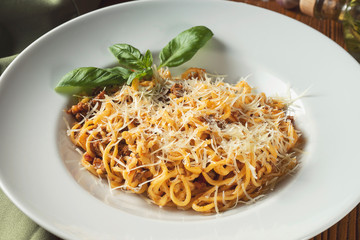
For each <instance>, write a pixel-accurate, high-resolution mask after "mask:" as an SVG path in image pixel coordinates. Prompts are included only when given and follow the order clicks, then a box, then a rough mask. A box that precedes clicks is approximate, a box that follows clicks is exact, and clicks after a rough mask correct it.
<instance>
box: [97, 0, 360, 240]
mask: <svg viewBox="0 0 360 240" xmlns="http://www.w3.org/2000/svg"><path fill="white" fill-rule="evenodd" d="M235 1H236V2H245V3H248V4H252V5H256V6H259V7H263V8H267V9H270V10H273V11H275V12H278V13H280V14H284V15H286V16H289V17H291V18H294V19H296V20H298V21H300V22H303V23H305V24H307V25H309V26H311V27H313V28H315V29H316V30H318V31H320V32H321V33H323V34H325V35H326V36H328V37H329V38H331V39H332V40H334V41H335V42H336V43H337V44H339V45H340V46H342V47H343V48H344V49H346V46H345V41H344V37H343V34H342V26H341V24H340V23H338V22H336V21H332V20H318V19H315V18H312V17H309V16H306V15H304V14H302V13H300V11H299V9H298V8H297V9H293V10H286V9H284V8H282V7H281V6H279V5H278V4H277V3H276V2H275V0H235ZM121 2H126V1H124V0H122V1H121V0H102V2H101V5H100V7H105V6H110V5H113V4H117V3H121ZM359 239H360V204H359V205H358V206H357V207H356V208H354V209H353V210H352V211H351V212H350V213H349V214H348V215H346V216H345V217H344V218H343V219H341V220H340V221H339V222H338V223H336V224H335V225H333V226H332V227H330V228H329V229H327V230H326V231H324V232H322V233H321V234H319V235H317V236H315V237H314V238H312V239H310V240H359Z"/></svg>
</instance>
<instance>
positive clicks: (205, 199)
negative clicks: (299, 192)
mask: <svg viewBox="0 0 360 240" xmlns="http://www.w3.org/2000/svg"><path fill="white" fill-rule="evenodd" d="M288 108H289V102H287V101H286V100H284V99H281V98H272V97H267V96H266V95H265V94H264V93H254V91H253V89H252V88H251V87H250V86H249V84H248V83H247V82H246V80H245V79H242V80H240V81H239V82H238V83H236V84H229V83H226V82H224V79H223V78H222V77H218V76H213V75H211V74H208V73H206V71H205V70H204V69H200V68H191V69H189V70H187V71H186V72H184V73H183V74H182V75H181V76H179V77H173V76H172V75H171V73H170V72H169V70H168V69H167V68H161V69H159V70H156V71H154V74H153V76H152V78H151V79H147V80H145V79H143V80H141V81H139V80H138V79H134V80H133V81H132V84H131V85H123V86H119V87H114V88H106V89H102V90H101V91H99V92H98V93H97V94H96V95H94V97H89V96H84V97H81V98H80V100H79V102H78V103H77V104H75V105H73V106H72V107H71V108H70V109H69V110H68V113H69V114H71V115H73V116H74V119H75V123H74V125H73V126H72V127H71V129H69V130H68V135H69V136H70V138H71V140H72V142H73V143H74V144H75V145H76V146H78V147H79V148H81V149H82V150H83V154H82V159H81V163H82V165H83V166H84V167H85V168H86V169H87V170H88V171H89V172H91V173H92V174H93V175H95V176H98V177H101V178H106V179H107V180H108V181H109V183H110V186H111V189H113V190H116V189H122V190H126V191H131V192H133V193H136V194H143V195H145V196H146V197H148V198H149V199H150V200H151V201H152V202H153V203H154V204H157V205H159V206H175V207H177V208H179V209H184V210H185V209H193V210H195V211H198V212H221V211H225V210H227V209H230V208H233V207H235V206H236V205H237V204H238V203H239V202H249V201H253V200H254V199H256V198H258V197H260V196H262V195H263V194H264V192H265V191H266V190H267V189H268V188H269V186H271V184H272V183H274V182H276V181H278V179H279V177H281V176H283V175H285V174H287V173H288V172H290V171H291V170H293V169H294V168H295V167H296V166H297V165H298V159H297V157H296V151H295V148H296V146H297V144H298V142H299V141H298V140H299V137H300V132H299V131H298V130H297V129H296V128H295V125H294V119H293V117H292V116H291V115H290V114H289V111H288Z"/></svg>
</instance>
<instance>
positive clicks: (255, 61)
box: [0, 0, 360, 239]
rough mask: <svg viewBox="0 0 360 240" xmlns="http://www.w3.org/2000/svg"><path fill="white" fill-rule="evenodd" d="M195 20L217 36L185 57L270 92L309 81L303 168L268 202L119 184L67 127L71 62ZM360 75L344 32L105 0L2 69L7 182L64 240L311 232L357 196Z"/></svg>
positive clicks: (223, 10) (154, 44) (100, 57)
mask: <svg viewBox="0 0 360 240" xmlns="http://www.w3.org/2000/svg"><path fill="white" fill-rule="evenodd" d="M194 25H205V26H208V27H209V28H210V29H211V30H212V31H213V32H214V34H215V36H214V38H213V39H212V40H211V41H210V42H209V43H208V44H207V45H206V46H205V48H204V49H202V50H201V51H200V52H199V53H198V54H197V55H196V56H195V58H194V59H192V60H191V61H190V62H189V63H187V64H186V65H185V67H186V66H197V67H204V68H207V69H208V70H209V71H211V72H218V73H226V74H228V75H229V78H228V80H229V81H236V80H237V79H238V77H240V76H247V75H249V74H251V76H250V78H249V82H250V84H251V85H252V86H258V87H259V89H260V90H264V91H265V92H266V93H269V94H274V93H279V94H285V93H286V88H287V86H290V87H291V90H292V92H293V94H294V95H296V94H297V95H299V94H301V93H302V92H303V91H305V90H306V89H308V88H309V92H308V93H309V95H308V96H307V97H304V98H302V99H301V100H299V101H298V102H297V105H298V106H299V108H298V111H297V121H298V123H299V126H300V128H301V129H302V130H303V131H304V134H305V136H306V138H307V145H306V148H305V150H306V154H304V156H303V158H302V165H301V168H300V169H299V171H298V172H297V173H296V174H294V175H293V176H290V177H289V178H288V180H287V181H285V182H284V183H283V184H281V186H279V187H278V188H277V189H276V190H275V191H274V192H271V193H270V194H268V196H267V197H265V198H264V199H262V200H260V201H259V202H257V203H255V204H253V205H246V206H240V207H237V208H236V209H233V210H231V211H228V212H226V213H224V214H220V215H210V216H204V215H199V214H196V213H189V212H181V211H175V210H172V211H171V210H166V209H160V208H158V207H156V206H152V205H148V204H147V203H146V202H145V201H144V200H143V199H141V198H139V197H138V196H134V195H131V194H125V193H122V192H120V193H116V194H114V195H111V194H110V193H109V191H108V189H107V186H106V184H104V183H102V182H99V181H94V177H92V176H91V175H90V174H88V173H87V172H86V171H81V170H80V166H79V164H78V161H79V158H80V156H79V155H76V152H75V151H74V150H73V147H72V146H71V144H69V141H68V139H67V137H66V136H65V135H64V134H65V133H64V130H65V124H64V123H63V119H62V117H63V112H62V111H63V109H65V108H66V106H67V105H68V103H69V97H66V96H62V95H59V94H57V93H55V92H54V90H53V89H54V87H55V85H56V83H57V82H58V81H59V79H60V78H61V77H62V76H63V75H64V74H65V73H67V72H68V71H70V70H72V69H74V68H77V67H81V66H97V67H107V66H111V65H114V64H115V63H116V61H115V59H114V57H113V56H112V55H111V54H110V52H109V51H108V50H107V48H108V47H109V46H110V45H112V44H115V43H129V44H132V45H134V46H136V47H137V48H139V49H140V50H141V51H146V50H147V49H150V50H152V51H153V52H155V53H158V52H159V51H160V49H161V48H162V47H163V46H165V44H166V43H167V42H168V41H169V40H170V39H172V38H173V37H174V36H176V35H177V34H178V33H180V32H181V31H182V30H185V29H187V28H189V27H192V26H194ZM178 70H179V69H178ZM180 70H181V69H180ZM180 70H179V71H180ZM359 80H360V67H359V64H358V63H357V62H356V61H355V60H354V59H353V58H352V57H350V55H348V54H347V53H346V52H345V51H344V50H343V49H342V48H341V47H339V46H338V45H337V44H336V43H334V42H332V41H331V40H329V39H328V38H326V37H325V36H323V35H322V34H320V33H318V32H317V31H315V30H313V29H311V28H309V27H307V26H305V25H303V24H301V23H299V22H297V21H295V20H292V19H290V18H287V17H284V16H282V15H279V14H277V13H274V12H271V11H267V10H264V9H261V8H257V7H253V6H249V5H246V4H241V3H235V2H224V1H206V2H200V1H183V0H182V1H180V0H179V1H167V2H161V1H160V2H155V1H144V2H143V1H141V2H132V3H127V4H120V5H117V6H112V7H109V8H105V9H101V10H98V11H95V12H92V13H90V14H87V15H85V16H83V17H79V18H77V19H75V20H73V21H70V22H68V23H66V24H64V25H62V26H60V27H58V28H56V29H55V30H53V31H51V32H50V33H48V34H46V35H45V36H43V37H42V38H40V39H39V40H38V41H36V42H35V43H34V44H32V45H31V46H30V47H29V48H27V49H26V50H25V51H24V52H22V53H21V54H20V56H19V57H17V58H16V60H15V61H14V62H13V63H12V64H11V65H10V66H9V68H8V69H7V70H6V72H5V73H4V74H3V75H2V77H1V81H0V123H1V126H0V132H1V144H0V152H1V161H0V183H1V187H2V189H3V190H4V192H5V193H6V194H7V195H8V196H9V197H10V199H11V200H12V201H13V202H14V203H15V204H16V205H17V206H18V207H19V208H20V209H21V210H22V211H24V212H25V213H26V214H27V215H28V216H30V217H31V218H32V219H33V220H35V221H36V222H37V223H39V224H40V225H42V226H43V227H45V228H46V229H48V230H49V231H51V232H53V233H55V234H56V235H58V236H60V237H63V238H66V239H169V238H170V239H219V238H221V239H240V238H241V239H306V238H309V237H312V236H314V235H316V234H318V233H320V232H321V231H323V230H325V229H326V228H328V227H330V226H331V225H332V224H334V223H336V222H337V221H339V220H340V219H341V218H342V217H344V216H345V215H346V214H347V213H348V212H349V211H350V210H351V209H353V208H354V207H355V206H356V205H357V204H358V203H359V200H360V190H359V183H360V174H359V169H360V155H359V154H358V149H359V143H360V142H359V136H360V124H359V123H358V120H359V119H360V108H359V105H360V100H359V97H358V92H359V88H360V81H359Z"/></svg>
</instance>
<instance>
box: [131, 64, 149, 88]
mask: <svg viewBox="0 0 360 240" xmlns="http://www.w3.org/2000/svg"><path fill="white" fill-rule="evenodd" d="M152 74H153V71H152V68H150V67H148V68H147V69H144V70H142V71H136V72H133V73H132V74H131V75H130V76H129V78H128V80H127V82H126V83H127V84H128V85H130V84H131V83H132V81H133V80H134V79H135V78H137V79H139V80H141V79H143V78H146V77H151V76H152Z"/></svg>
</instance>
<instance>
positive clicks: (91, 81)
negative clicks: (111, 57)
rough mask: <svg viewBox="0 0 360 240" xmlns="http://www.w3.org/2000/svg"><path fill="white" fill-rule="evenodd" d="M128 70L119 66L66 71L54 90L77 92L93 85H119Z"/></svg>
mask: <svg viewBox="0 0 360 240" xmlns="http://www.w3.org/2000/svg"><path fill="white" fill-rule="evenodd" d="M129 75H130V71H129V70H127V69H124V68H121V67H116V68H111V69H101V68H96V67H82V68H77V69H75V70H72V71H70V72H69V73H67V74H66V75H65V76H64V77H63V78H62V79H61V80H60V82H59V83H58V85H57V86H56V88H55V91H57V92H59V93H72V94H74V93H77V92H80V91H88V90H90V89H93V88H95V87H105V86H109V85H120V84H123V83H125V82H126V80H127V78H128V76H129Z"/></svg>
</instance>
